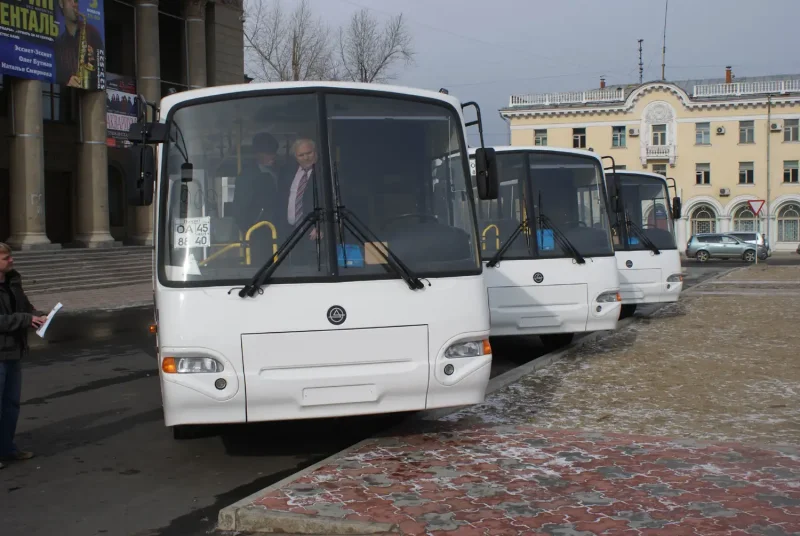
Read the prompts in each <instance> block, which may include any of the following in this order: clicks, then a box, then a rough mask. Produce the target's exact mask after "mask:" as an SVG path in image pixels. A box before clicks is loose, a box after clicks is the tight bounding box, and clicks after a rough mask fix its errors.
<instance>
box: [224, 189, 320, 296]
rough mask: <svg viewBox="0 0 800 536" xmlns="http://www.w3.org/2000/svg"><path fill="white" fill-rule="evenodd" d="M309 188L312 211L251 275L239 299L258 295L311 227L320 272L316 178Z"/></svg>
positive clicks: (318, 211)
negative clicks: (312, 202) (312, 205)
mask: <svg viewBox="0 0 800 536" xmlns="http://www.w3.org/2000/svg"><path fill="white" fill-rule="evenodd" d="M311 188H312V194H313V201H314V209H313V210H312V211H311V212H309V213H308V214H306V215H305V217H304V218H303V220H302V221H301V222H300V225H299V226H297V227H295V229H294V231H292V233H291V234H290V235H289V238H287V239H286V242H284V243H283V244H281V247H279V248H278V251H277V252H275V254H274V255H272V256H271V257H270V258H269V260H268V261H267V262H266V263H264V265H263V266H262V267H261V268H259V269H258V271H257V272H256V273H255V275H253V278H252V279H251V280H250V282H249V283H248V284H246V285H245V286H244V287H243V288H242V289H241V290H240V291H239V297H240V298H244V297H245V296H249V297H252V296H253V295H254V294H255V293H256V292H259V293H260V292H261V286H262V285H263V284H264V283H265V282H266V281H267V280H269V278H270V277H272V274H274V273H275V270H277V269H278V267H279V266H280V265H281V263H282V262H283V261H284V260H285V259H286V257H287V256H288V255H289V253H290V252H291V251H292V250H293V249H294V247H295V246H296V245H297V244H298V243H299V242H300V240H301V239H302V237H303V235H305V233H306V232H307V231H308V230H309V229H311V227H312V226H313V227H314V228H315V229H316V231H317V236H316V249H317V271H319V270H321V267H322V263H321V259H320V222H322V217H323V210H322V207H320V206H319V192H318V191H317V181H316V178H312V179H311ZM262 211H263V209H262ZM258 217H259V218H261V213H259V215H258Z"/></svg>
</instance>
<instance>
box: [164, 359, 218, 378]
mask: <svg viewBox="0 0 800 536" xmlns="http://www.w3.org/2000/svg"><path fill="white" fill-rule="evenodd" d="M161 370H163V371H164V372H166V373H167V374H197V373H214V372H222V371H223V370H225V367H224V366H223V365H222V363H220V362H219V361H217V360H216V359H214V358H213V357H177V358H176V357H165V358H164V361H162V362H161Z"/></svg>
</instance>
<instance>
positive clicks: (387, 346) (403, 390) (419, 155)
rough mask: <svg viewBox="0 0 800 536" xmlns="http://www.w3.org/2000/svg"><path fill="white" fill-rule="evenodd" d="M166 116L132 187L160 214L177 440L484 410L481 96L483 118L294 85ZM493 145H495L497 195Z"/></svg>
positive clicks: (162, 360)
mask: <svg viewBox="0 0 800 536" xmlns="http://www.w3.org/2000/svg"><path fill="white" fill-rule="evenodd" d="M469 104H474V103H469ZM150 106H151V107H152V108H153V113H154V114H155V115H156V117H157V119H156V120H155V121H152V122H144V121H141V122H139V123H137V124H135V126H134V127H132V129H131V133H130V137H131V139H132V140H135V141H136V142H137V144H136V145H135V146H134V147H133V148H132V159H133V167H134V169H135V173H134V179H133V181H132V183H131V184H130V185H129V191H130V192H133V199H131V202H132V203H133V204H135V205H139V206H146V205H149V204H151V203H153V205H154V213H155V214H154V222H155V233H154V234H155V237H154V242H155V255H154V268H155V269H154V294H155V297H154V299H155V316H156V325H155V326H154V328H153V331H155V332H156V336H157V339H156V341H157V342H156V344H157V349H158V363H159V370H160V379H161V393H162V400H163V407H164V418H165V424H166V425H167V426H169V427H172V428H173V432H174V435H175V437H176V438H183V437H189V436H190V435H192V432H193V427H192V425H202V424H215V423H244V422H256V421H274V420H292V419H306V418H322V417H335V416H348V415H364V414H375V413H389V412H403V411H416V410H424V409H430V408H440V407H449V406H461V405H469V404H474V403H478V402H481V401H482V400H483V399H484V395H485V391H486V387H487V383H488V381H489V372H490V368H491V362H492V353H491V346H490V344H489V340H488V338H489V330H490V324H489V311H488V308H487V295H486V287H485V285H484V282H483V278H482V265H481V262H480V253H479V238H478V234H477V228H476V219H475V200H474V199H473V196H472V191H473V185H472V182H471V178H470V168H469V160H468V149H467V145H466V141H465V140H466V133H465V128H466V126H469V125H471V124H478V125H479V127H480V111H479V110H478V109H477V105H475V108H476V111H477V112H478V120H477V121H473V122H471V123H467V124H466V125H465V123H464V119H463V113H462V106H461V104H460V103H459V101H457V100H456V99H455V98H453V97H451V96H448V95H446V94H443V93H441V92H440V93H435V92H429V91H423V90H416V89H410V88H401V87H393V86H381V85H375V84H345V83H327V82H286V83H269V84H246V85H244V84H243V85H233V86H222V87H210V88H205V89H198V90H192V91H186V92H182V93H177V94H174V95H171V96H168V97H166V98H164V99H162V100H161V106H160V110H157V109H156V108H155V106H153V105H150ZM464 106H467V104H465V105H464ZM156 147H158V150H157V151H156ZM492 154H493V152H492V150H491V149H487V150H485V151H479V167H480V176H479V178H478V181H477V182H478V184H477V188H478V191H479V192H480V193H481V195H483V196H485V197H492V196H493V195H494V196H496V192H497V182H496V176H494V175H493V172H492V169H491V166H492V165H493V159H492ZM442 159H449V160H451V161H453V162H457V163H458V164H457V165H452V166H450V169H449V173H447V176H446V179H447V186H448V187H447V188H444V187H442V186H443V185H438V184H436V183H435V180H434V176H435V173H434V169H435V163H436V162H437V161H441V160H442ZM153 183H155V188H154V186H153ZM231 185H233V187H231ZM222 191H225V192H226V193H225V195H224V196H223V195H221V192H222ZM456 192H458V194H456ZM223 198H224V199H225V200H226V201H224V202H223Z"/></svg>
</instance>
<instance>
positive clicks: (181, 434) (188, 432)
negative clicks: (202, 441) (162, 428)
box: [172, 424, 198, 441]
mask: <svg viewBox="0 0 800 536" xmlns="http://www.w3.org/2000/svg"><path fill="white" fill-rule="evenodd" d="M196 437H198V430H197V427H196V426H190V425H186V424H181V425H178V426H173V427H172V438H173V439H175V440H176V441H183V440H185V439H194V438H196Z"/></svg>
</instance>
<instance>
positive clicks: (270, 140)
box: [233, 132, 281, 264]
mask: <svg viewBox="0 0 800 536" xmlns="http://www.w3.org/2000/svg"><path fill="white" fill-rule="evenodd" d="M253 152H254V153H255V160H250V161H248V163H247V164H246V165H245V167H244V169H242V174H241V175H240V176H239V177H237V179H236V190H235V191H234V196H233V214H234V218H235V219H236V223H237V225H238V227H239V230H240V232H241V234H242V237H245V236H246V235H247V231H248V230H249V229H250V228H251V227H252V226H253V225H255V224H256V223H258V222H260V221H268V222H270V223H272V224H273V225H275V227H276V228H277V227H278V226H277V219H278V218H277V216H278V214H279V213H280V212H279V211H278V189H279V180H280V171H279V169H278V167H277V153H278V141H277V140H276V139H275V137H274V136H272V135H271V134H269V133H267V132H262V133H259V134H256V135H255V136H254V137H253ZM280 238H281V236H280V234H278V240H280ZM250 240H251V241H252V242H253V243H254V244H255V247H253V248H252V249H251V252H252V253H251V255H252V259H253V260H252V262H253V263H255V264H261V263H263V262H266V260H267V258H269V255H270V253H271V252H272V244H273V240H272V230H271V229H270V228H269V227H268V226H264V227H261V228H259V229H256V230H255V231H253V233H252V235H250Z"/></svg>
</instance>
